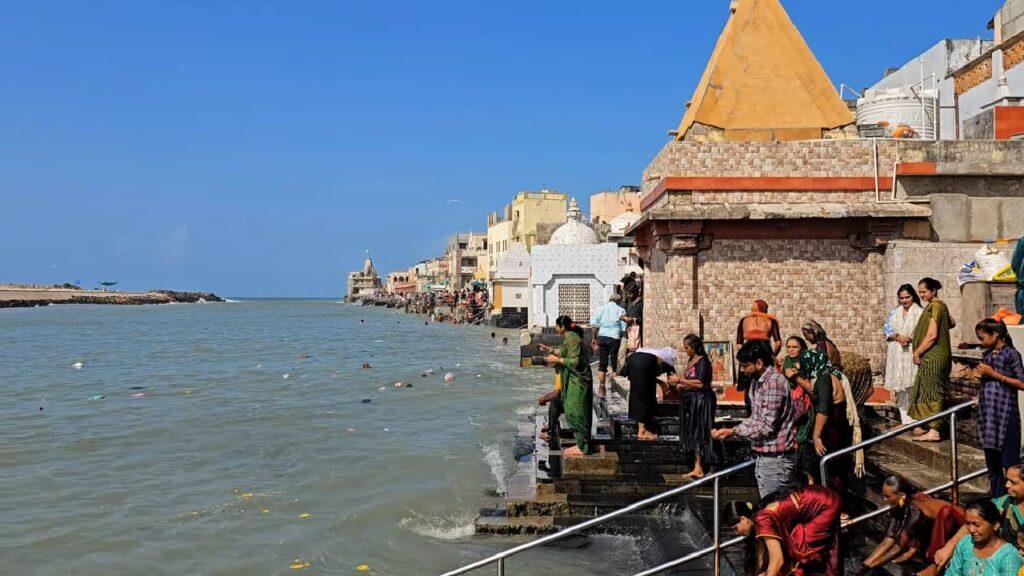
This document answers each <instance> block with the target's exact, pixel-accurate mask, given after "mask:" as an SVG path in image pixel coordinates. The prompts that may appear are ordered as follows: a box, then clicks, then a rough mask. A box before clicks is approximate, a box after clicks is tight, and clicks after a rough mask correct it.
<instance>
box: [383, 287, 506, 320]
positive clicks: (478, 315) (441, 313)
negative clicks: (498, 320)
mask: <svg viewBox="0 0 1024 576" xmlns="http://www.w3.org/2000/svg"><path fill="white" fill-rule="evenodd" d="M403 298H404V301H403V302H402V303H401V305H404V306H405V307H406V308H407V310H408V311H409V312H412V313H414V314H423V315H425V316H429V317H430V318H432V319H433V320H434V321H435V322H452V323H455V324H479V323H480V322H482V321H483V320H484V319H485V317H486V314H487V310H488V303H489V296H488V294H487V290H485V289H484V288H483V287H481V286H477V285H473V286H466V287H465V288H463V289H462V290H445V291H431V292H416V293H413V294H410V295H408V296H406V297H403Z"/></svg>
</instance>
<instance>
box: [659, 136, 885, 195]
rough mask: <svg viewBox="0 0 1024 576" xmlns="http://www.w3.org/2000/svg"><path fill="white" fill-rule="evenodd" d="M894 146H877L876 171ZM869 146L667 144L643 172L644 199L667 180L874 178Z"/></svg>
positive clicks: (866, 143) (854, 143)
mask: <svg viewBox="0 0 1024 576" xmlns="http://www.w3.org/2000/svg"><path fill="white" fill-rule="evenodd" d="M896 146H897V143H896V142H894V141H891V140H890V141H879V142H878V151H879V165H880V166H882V167H886V168H884V169H883V173H888V172H890V171H891V167H892V165H893V163H894V162H895V161H896ZM873 155H874V149H873V147H872V141H871V140H811V141H801V142H690V141H672V142H669V143H668V144H666V145H665V146H664V147H663V148H662V149H661V151H660V152H659V153H658V155H657V156H655V157H654V160H652V161H651V163H650V165H649V166H648V167H647V169H646V170H645V171H644V181H643V187H642V189H641V193H640V197H641V198H643V197H644V195H646V194H647V193H648V192H650V191H651V189H653V188H654V186H656V185H657V183H658V181H659V180H660V179H661V178H665V177H668V176H748V177H760V176H816V177H830V176H844V177H849V176H862V177H867V176H874V167H875V164H874V157H873Z"/></svg>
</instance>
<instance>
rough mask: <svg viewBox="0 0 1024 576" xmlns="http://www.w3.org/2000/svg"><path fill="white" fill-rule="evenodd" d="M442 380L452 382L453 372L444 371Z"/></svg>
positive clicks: (453, 378) (453, 379)
mask: <svg viewBox="0 0 1024 576" xmlns="http://www.w3.org/2000/svg"><path fill="white" fill-rule="evenodd" d="M444 381H445V382H454V381H455V374H452V373H451V372H445V375H444Z"/></svg>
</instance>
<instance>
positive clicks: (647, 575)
mask: <svg viewBox="0 0 1024 576" xmlns="http://www.w3.org/2000/svg"><path fill="white" fill-rule="evenodd" d="M977 403H978V402H977V401H976V400H971V401H969V402H964V403H962V404H957V405H956V406H953V407H952V408H948V409H946V410H943V411H942V412H939V413H938V414H935V415H932V416H929V417H927V418H922V419H921V420H918V421H916V422H913V423H911V424H907V425H904V426H899V427H897V428H893V429H892V430H889V431H887V432H885V433H883V434H879V435H878V436H875V437H873V438H869V439H867V440H864V441H862V442H859V443H858V444H855V445H853V446H850V447H848V448H843V449H841V450H836V451H835V452H832V453H830V454H826V455H825V456H824V457H823V458H822V459H821V483H822V485H825V484H826V483H827V482H828V475H827V465H828V462H829V461H831V460H833V459H835V458H838V457H840V456H844V455H846V454H849V453H851V452H856V451H858V450H863V449H864V448H866V447H868V446H872V445H874V444H877V443H879V442H883V441H885V440H888V439H890V438H893V437H895V436H899V435H900V434H903V433H904V432H907V431H909V430H912V429H914V428H918V427H920V426H922V425H924V424H928V423H930V422H934V421H935V420H939V419H942V418H946V417H949V419H950V423H949V425H950V434H949V439H950V477H951V478H950V481H949V482H946V483H945V484H942V485H940V486H936V487H934V488H930V489H928V490H925V493H926V494H935V493H936V492H942V491H944V490H949V491H950V499H951V500H952V501H953V503H954V504H955V503H957V501H958V500H959V497H960V490H959V489H960V484H962V483H964V482H970V481H971V480H974V479H975V478H978V477H980V476H984V475H985V474H987V473H988V470H987V469H982V470H975V471H974V472H971V473H970V474H966V475H964V476H960V471H959V470H960V466H959V462H957V440H956V415H957V414H958V413H959V412H962V411H964V410H967V409H969V408H973V407H974V406H976V405H977ZM716 488H717V487H716ZM890 509H891V507H890V506H884V507H882V508H879V509H878V510H873V511H871V512H868V513H866V514H863V515H861V516H858V517H857V518H852V519H850V520H847V521H846V522H844V523H843V524H842V528H848V527H850V526H854V525H856V524H860V523H861V522H864V521H867V520H870V519H872V518H875V517H877V516H881V515H882V514H885V513H886V512H888V511H889V510H890ZM720 513H721V511H720V510H719V509H718V494H717V490H716V493H715V510H714V531H715V534H714V540H715V543H714V544H713V545H711V546H708V547H707V548H704V549H702V550H698V551H696V552H691V553H690V554H687V555H686V556H683V557H682V558H677V559H675V560H671V561H669V562H666V563H664V564H661V565H660V566H655V567H654V568H651V569H649V570H645V571H643V572H638V573H637V574H635V575H634V576H653V575H654V574H660V573H661V572H664V571H665V570H668V569H670V568H675V567H676V566H680V565H682V564H686V563H687V562H691V561H693V560H697V559H698V558H703V557H704V556H707V555H709V554H712V553H714V554H715V559H716V561H715V570H714V573H715V575H716V576H717V575H718V574H719V570H718V555H719V554H720V553H721V551H722V550H723V549H725V548H729V547H731V546H735V545H736V544H739V543H740V542H743V540H744V538H743V537H742V536H739V537H736V538H732V539H730V540H727V541H725V542H719V538H720V535H719V533H718V532H719V514H720Z"/></svg>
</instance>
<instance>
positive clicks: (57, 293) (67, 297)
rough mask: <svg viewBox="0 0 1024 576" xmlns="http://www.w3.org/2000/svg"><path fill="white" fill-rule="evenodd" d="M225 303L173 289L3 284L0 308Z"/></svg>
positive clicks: (203, 294) (208, 294) (209, 294)
mask: <svg viewBox="0 0 1024 576" xmlns="http://www.w3.org/2000/svg"><path fill="white" fill-rule="evenodd" d="M224 301H225V300H224V299H223V298H221V297H220V296H217V295H216V294H214V293H213V292H179V291H174V290H150V291H149V292H113V291H108V290H82V289H77V288H66V287H44V286H11V285H0V308H33V307H36V306H50V305H51V304H102V305H108V306H110V305H120V306H132V305H143V304H172V303H197V302H224Z"/></svg>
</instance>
